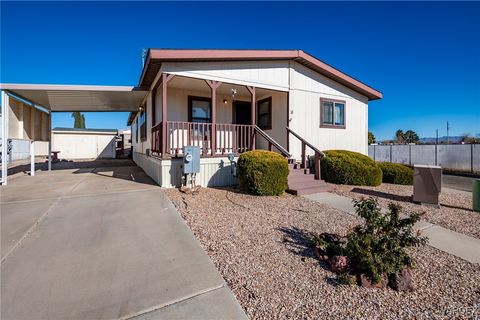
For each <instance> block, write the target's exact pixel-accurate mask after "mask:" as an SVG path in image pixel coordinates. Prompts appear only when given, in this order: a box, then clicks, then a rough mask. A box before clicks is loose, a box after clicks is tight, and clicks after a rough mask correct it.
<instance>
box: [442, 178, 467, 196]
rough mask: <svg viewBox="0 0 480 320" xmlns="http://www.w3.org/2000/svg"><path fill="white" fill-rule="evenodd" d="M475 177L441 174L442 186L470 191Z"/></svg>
mask: <svg viewBox="0 0 480 320" xmlns="http://www.w3.org/2000/svg"><path fill="white" fill-rule="evenodd" d="M474 179H475V178H470V177H462V176H453V175H448V174H444V175H443V181H442V182H443V186H444V187H446V188H450V189H456V190H462V191H469V192H472V182H473V180H474Z"/></svg>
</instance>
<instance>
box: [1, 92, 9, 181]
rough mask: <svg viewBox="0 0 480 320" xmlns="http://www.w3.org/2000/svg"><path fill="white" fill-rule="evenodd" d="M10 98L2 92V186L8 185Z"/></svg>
mask: <svg viewBox="0 0 480 320" xmlns="http://www.w3.org/2000/svg"><path fill="white" fill-rule="evenodd" d="M9 108H10V98H9V97H8V95H7V93H6V92H5V90H2V181H1V182H2V185H4V186H6V185H7V171H8V168H7V167H8V163H7V156H8V155H7V150H8V146H7V145H8V109H9Z"/></svg>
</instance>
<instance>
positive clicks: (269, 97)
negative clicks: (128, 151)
mask: <svg viewBox="0 0 480 320" xmlns="http://www.w3.org/2000/svg"><path fill="white" fill-rule="evenodd" d="M151 96H152V98H151V100H150V101H148V99H147V101H145V104H144V105H143V106H142V107H141V110H140V112H139V113H138V116H137V117H136V118H135V120H134V121H133V123H132V131H133V132H136V133H137V134H138V137H137V140H138V141H139V142H140V144H141V145H142V147H141V148H138V149H137V150H134V151H137V152H141V153H146V154H151V155H153V156H156V157H159V158H161V159H172V158H177V157H182V156H183V147H184V146H187V145H193V146H199V147H200V150H201V156H202V157H204V158H205V157H225V156H226V155H228V154H234V155H238V154H240V153H243V152H245V151H249V150H255V149H268V150H272V149H273V150H276V151H279V152H280V153H282V154H284V155H285V156H288V155H289V153H288V151H287V149H288V139H287V135H288V133H287V130H285V128H286V127H287V126H288V117H289V111H288V92H283V91H278V90H272V89H268V88H259V87H255V86H253V85H242V84H233V83H228V82H221V81H216V80H209V79H202V78H192V77H185V76H179V75H174V74H168V73H162V74H161V75H160V76H159V81H158V82H157V85H156V86H154V87H153V90H152V92H151ZM148 103H151V107H150V108H149V107H148ZM158 104H160V106H158ZM148 112H151V114H150V115H148ZM149 119H150V121H151V129H150V134H147V131H148V127H149V126H148V125H149V124H148V120H149ZM148 140H150V141H148ZM148 142H149V143H148ZM145 143H146V144H145ZM147 149H150V150H147ZM142 151H143V152H142Z"/></svg>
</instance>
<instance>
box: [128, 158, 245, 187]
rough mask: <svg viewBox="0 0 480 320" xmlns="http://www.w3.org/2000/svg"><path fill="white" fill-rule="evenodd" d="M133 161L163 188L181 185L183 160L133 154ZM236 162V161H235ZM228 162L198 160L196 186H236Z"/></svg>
mask: <svg viewBox="0 0 480 320" xmlns="http://www.w3.org/2000/svg"><path fill="white" fill-rule="evenodd" d="M133 161H134V162H135V163H136V164H137V165H138V166H139V167H140V168H142V169H143V171H145V173H146V174H147V175H148V176H150V177H151V178H152V179H153V180H154V181H155V182H156V183H158V184H159V185H160V186H161V187H164V188H174V187H179V186H180V185H181V183H182V165H183V159H182V158H179V159H172V160H162V159H158V158H155V157H149V156H147V155H146V154H143V153H138V152H134V153H133ZM235 161H237V159H235ZM232 169H233V168H232V166H231V164H230V161H229V160H228V159H227V158H226V157H225V158H202V159H200V173H199V174H197V180H196V182H197V185H200V186H202V187H226V186H234V185H237V184H238V179H237V178H235V177H233V172H232Z"/></svg>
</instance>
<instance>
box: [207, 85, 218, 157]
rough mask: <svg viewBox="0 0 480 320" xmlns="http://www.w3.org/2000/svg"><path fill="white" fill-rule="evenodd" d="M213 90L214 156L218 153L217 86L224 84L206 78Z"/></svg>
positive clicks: (212, 137)
mask: <svg viewBox="0 0 480 320" xmlns="http://www.w3.org/2000/svg"><path fill="white" fill-rule="evenodd" d="M205 82H206V83H207V84H208V86H209V87H210V89H211V90H212V93H211V96H212V136H211V139H212V142H211V143H212V156H214V155H215V154H216V153H217V88H218V87H220V85H221V84H222V83H221V82H220V81H211V80H205Z"/></svg>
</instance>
